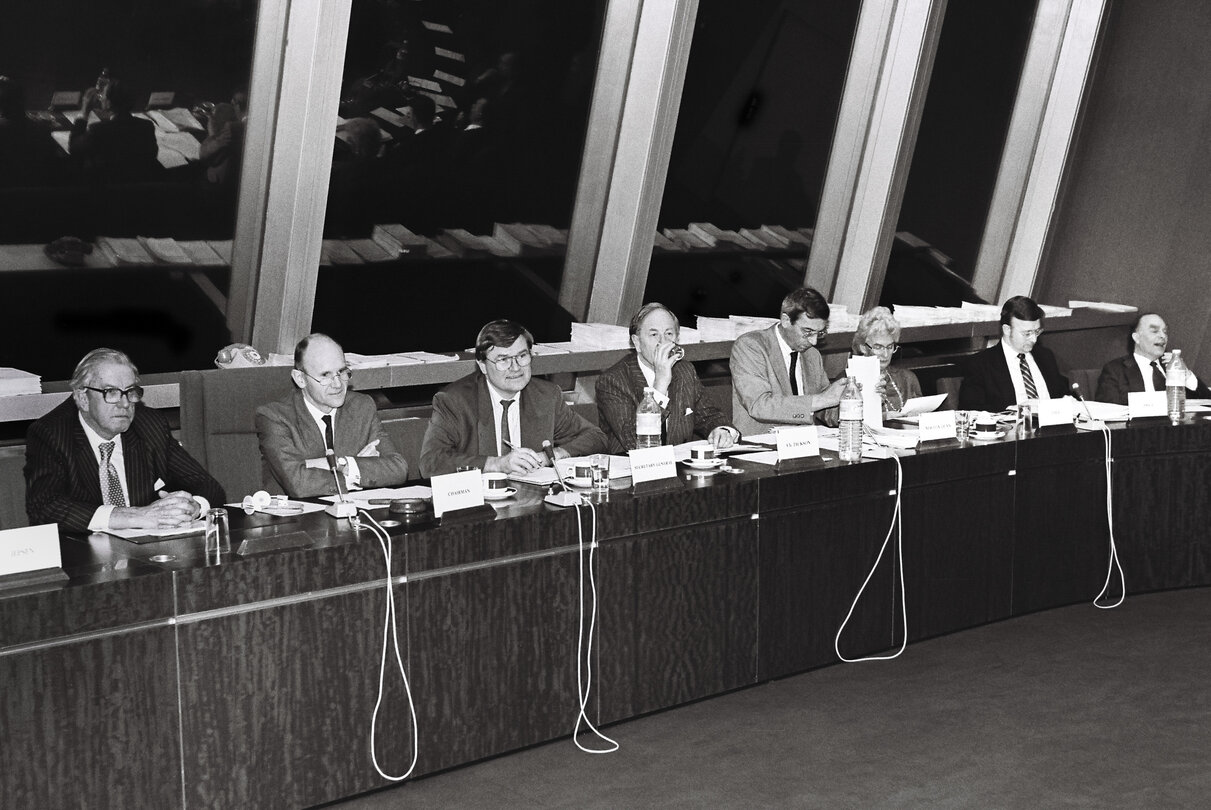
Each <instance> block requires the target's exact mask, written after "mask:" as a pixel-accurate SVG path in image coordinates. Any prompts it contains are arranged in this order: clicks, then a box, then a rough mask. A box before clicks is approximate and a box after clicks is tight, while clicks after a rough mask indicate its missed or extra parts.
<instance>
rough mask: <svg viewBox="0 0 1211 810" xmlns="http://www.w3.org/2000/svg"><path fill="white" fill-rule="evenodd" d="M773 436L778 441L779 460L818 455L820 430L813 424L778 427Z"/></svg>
mask: <svg viewBox="0 0 1211 810" xmlns="http://www.w3.org/2000/svg"><path fill="white" fill-rule="evenodd" d="M774 438H775V439H776V440H777V442H778V460H779V461H785V460H787V459H791V458H808V457H809V456H818V455H820V431H819V430H817V429H816V426H815V425H799V426H797V427H779V428H778V429H777V430H776V431H775V432H774Z"/></svg>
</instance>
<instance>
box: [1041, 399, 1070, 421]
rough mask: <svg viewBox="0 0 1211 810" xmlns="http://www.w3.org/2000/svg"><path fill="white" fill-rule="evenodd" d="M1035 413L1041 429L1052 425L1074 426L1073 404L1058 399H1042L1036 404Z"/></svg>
mask: <svg viewBox="0 0 1211 810" xmlns="http://www.w3.org/2000/svg"><path fill="white" fill-rule="evenodd" d="M1034 407H1035V413H1036V414H1038V417H1039V427H1041V428H1045V427H1050V426H1051V425H1071V424H1072V403H1070V402H1069V401H1068V400H1066V399H1064V398H1062V397H1057V398H1055V399H1040V400H1038V401H1037V402H1036V403H1035V406H1034Z"/></svg>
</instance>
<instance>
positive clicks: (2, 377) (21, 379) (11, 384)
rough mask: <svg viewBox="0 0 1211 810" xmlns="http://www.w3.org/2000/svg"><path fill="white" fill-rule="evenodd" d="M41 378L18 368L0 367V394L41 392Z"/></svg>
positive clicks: (12, 394) (16, 394) (15, 394)
mask: <svg viewBox="0 0 1211 810" xmlns="http://www.w3.org/2000/svg"><path fill="white" fill-rule="evenodd" d="M41 393H42V378H41V377H40V376H38V375H37V374H33V373H31V372H29V371H22V370H21V369H19V368H7V367H5V368H0V395H2V396H6V397H7V396H20V395H24V394H41Z"/></svg>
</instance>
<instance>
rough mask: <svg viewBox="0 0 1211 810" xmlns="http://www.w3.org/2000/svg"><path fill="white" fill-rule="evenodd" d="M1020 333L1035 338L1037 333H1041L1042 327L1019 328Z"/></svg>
mask: <svg viewBox="0 0 1211 810" xmlns="http://www.w3.org/2000/svg"><path fill="white" fill-rule="evenodd" d="M1020 334H1021V335H1022V336H1023V337H1028V338H1037V337H1038V336H1039V335H1041V334H1043V327H1041V326H1040V327H1039V328H1038V329H1022V330H1020Z"/></svg>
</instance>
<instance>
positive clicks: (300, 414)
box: [294, 389, 341, 458]
mask: <svg viewBox="0 0 1211 810" xmlns="http://www.w3.org/2000/svg"><path fill="white" fill-rule="evenodd" d="M294 415H295V420H294V423H295V424H296V425H298V426H299V432H300V435H299V438H300V439H301V440H302V444H303V454H304V456H305V457H306V458H319V457H320V456H323V455H324V453H325V452H326V447H325V446H324V434H323V433H320V426H319V425H317V424H316V423H315V419H313V418H312V416H311V411H309V410H307V403H306V402H304V401H303V392H302V391H300V390H298V389H295V392H294ZM339 421H340V420H339V419H337V420H335V421H334V422H333V423H332V424H333V434H334V435H333V444H336V443H337V442H336V435H335V434H336V433H337V430H336V425H337V423H338V422H339ZM334 449H335V448H334ZM337 454H338V455H341V453H340V451H337Z"/></svg>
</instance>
